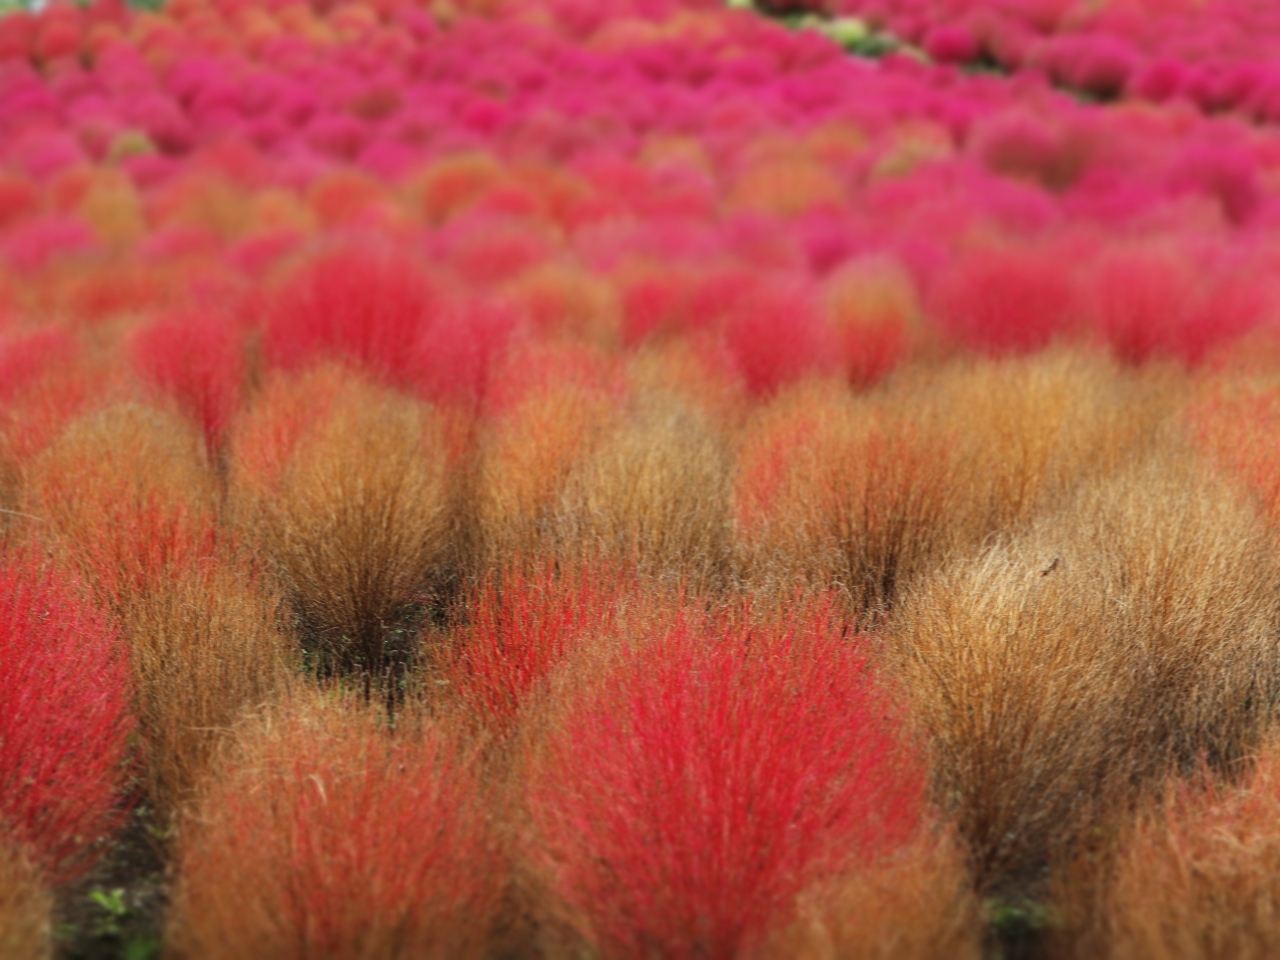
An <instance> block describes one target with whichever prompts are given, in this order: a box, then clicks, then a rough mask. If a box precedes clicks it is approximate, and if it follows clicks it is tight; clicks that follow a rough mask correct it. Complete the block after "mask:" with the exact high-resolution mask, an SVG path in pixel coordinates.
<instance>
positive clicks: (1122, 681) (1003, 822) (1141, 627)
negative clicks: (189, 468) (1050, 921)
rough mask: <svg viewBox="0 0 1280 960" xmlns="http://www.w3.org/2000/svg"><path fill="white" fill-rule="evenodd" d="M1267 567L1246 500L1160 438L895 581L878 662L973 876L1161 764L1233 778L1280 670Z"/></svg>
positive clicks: (1044, 852) (1008, 873)
mask: <svg viewBox="0 0 1280 960" xmlns="http://www.w3.org/2000/svg"><path fill="white" fill-rule="evenodd" d="M1278 576H1280V568H1278V567H1277V563H1276V555H1275V547H1274V544H1273V542H1272V541H1271V539H1270V537H1269V535H1267V533H1266V531H1265V528H1263V527H1261V526H1260V524H1259V521H1258V517H1257V514H1256V513H1255V512H1254V511H1253V509H1252V508H1251V507H1250V506H1249V504H1247V503H1246V502H1244V501H1242V500H1241V499H1240V498H1239V497H1238V496H1237V494H1236V493H1235V491H1233V490H1232V489H1230V488H1229V487H1227V486H1225V485H1223V484H1222V483H1220V482H1219V481H1218V480H1217V479H1216V478H1214V477H1213V476H1211V475H1208V474H1206V473H1205V471H1204V470H1203V469H1201V467H1200V466H1199V465H1198V464H1197V463H1196V462H1195V460H1194V458H1193V457H1192V456H1191V455H1190V454H1189V453H1188V452H1187V451H1186V450H1184V449H1181V448H1179V447H1176V446H1174V447H1171V448H1169V449H1166V450H1164V451H1163V452H1161V453H1159V454H1157V455H1153V456H1151V457H1148V458H1144V459H1142V460H1140V461H1138V462H1137V463H1136V464H1134V465H1132V466H1131V467H1129V468H1127V469H1125V470H1123V471H1120V472H1118V473H1117V474H1115V475H1114V476H1112V477H1109V478H1106V479H1104V480H1100V481H1097V482H1095V483H1093V484H1091V485H1089V486H1087V487H1086V488H1084V489H1083V490H1081V492H1080V493H1079V495H1078V496H1077V498H1075V500H1074V502H1073V503H1072V505H1071V506H1070V508H1068V509H1064V510H1061V511H1056V512H1051V513H1048V514H1045V515H1044V516H1043V517H1042V518H1041V519H1040V520H1038V521H1036V522H1035V523H1033V524H1032V525H1031V527H1030V528H1029V529H1028V530H1027V531H1026V532H1024V533H1022V534H1019V535H1015V536H1011V537H1006V538H1003V539H1002V540H1000V541H998V542H996V543H994V544H993V545H991V546H990V547H988V548H986V549H985V550H983V551H982V552H981V553H980V554H978V555H977V556H974V557H972V558H966V559H960V560H957V561H956V562H955V563H954V564H953V565H952V566H951V567H950V568H948V569H946V570H944V571H943V572H941V573H939V574H938V575H937V576H935V577H933V578H931V579H929V580H928V581H927V582H924V583H921V584H920V585H919V586H918V587H917V588H916V589H914V590H913V591H912V592H911V595H910V596H909V597H907V598H906V599H905V600H904V603H903V605H902V608H901V610H900V611H899V613H898V616H897V618H896V620H895V622H894V625H893V627H892V630H891V641H890V645H889V660H890V662H891V664H892V667H891V672H892V673H894V674H895V675H896V676H897V677H898V678H899V679H900V680H901V682H902V683H903V686H904V687H905V688H906V689H907V690H908V691H910V697H911V701H912V707H913V715H914V717H915V719H916V722H918V723H919V724H921V726H922V727H923V729H924V730H925V731H926V732H927V735H928V737H929V739H930V742H931V744H932V747H933V776H934V781H935V784H934V789H935V795H936V796H937V798H938V800H939V802H940V803H941V804H942V805H943V806H944V807H946V808H949V809H951V810H952V811H953V812H954V815H955V816H956V818H957V822H958V823H959V826H960V831H961V836H962V837H963V839H964V840H965V842H966V843H967V845H968V848H969V851H970V857H971V860H972V863H973V867H974V870H975V873H976V875H977V880H978V884H979V886H980V888H981V889H985V890H999V889H1002V888H1007V887H1008V886H1009V885H1010V884H1012V885H1014V886H1016V885H1017V884H1018V883H1020V882H1026V881H1027V880H1028V879H1029V878H1034V877H1035V876H1036V875H1037V872H1038V871H1039V870H1040V869H1041V868H1042V867H1043V865H1044V863H1045V862H1046V861H1047V860H1048V859H1049V858H1050V857H1051V855H1053V854H1054V853H1055V852H1062V851H1067V850H1069V849H1070V846H1071V844H1072V843H1074V842H1076V841H1077V840H1078V839H1079V838H1080V836H1081V833H1082V831H1084V830H1086V829H1087V828H1090V827H1092V826H1094V825H1096V824H1097V823H1099V822H1100V821H1101V820H1102V819H1103V818H1105V817H1106V816H1109V815H1110V814H1111V813H1112V812H1113V811H1114V810H1116V809H1124V808H1126V807H1127V806H1128V805H1130V804H1132V803H1133V802H1135V801H1136V800H1137V799H1138V798H1140V797H1141V796H1142V795H1143V794H1144V793H1146V792H1149V791H1150V790H1153V789H1156V788H1158V786H1159V784H1160V783H1161V782H1162V781H1163V779H1164V778H1165V777H1166V776H1168V775H1169V774H1170V773H1172V772H1174V771H1178V770H1182V771H1188V772H1189V771H1190V770H1192V769H1194V768H1195V766H1196V765H1197V764H1200V763H1203V762H1207V763H1209V764H1210V766H1211V767H1212V768H1213V769H1215V770H1217V771H1219V772H1220V773H1222V774H1224V775H1232V774H1234V773H1236V772H1238V769H1239V764H1240V762H1241V761H1242V760H1243V759H1244V757H1246V756H1247V755H1248V753H1249V751H1250V750H1251V749H1252V748H1253V747H1254V745H1255V744H1256V743H1257V741H1258V738H1259V736H1260V734H1261V730H1262V728H1263V724H1264V722H1265V721H1266V720H1267V719H1268V713H1269V709H1268V706H1267V705H1268V704H1269V703H1270V702H1271V700H1272V698H1273V696H1274V690H1275V686H1276V683H1277V680H1278V679H1280V678H1278V677H1277V672H1276V670H1277V668H1276V656H1275V654H1276V640H1275V636H1276V623H1277V620H1276V617H1277V609H1278V608H1277V602H1276V599H1275V584H1276V583H1277V577H1278Z"/></svg>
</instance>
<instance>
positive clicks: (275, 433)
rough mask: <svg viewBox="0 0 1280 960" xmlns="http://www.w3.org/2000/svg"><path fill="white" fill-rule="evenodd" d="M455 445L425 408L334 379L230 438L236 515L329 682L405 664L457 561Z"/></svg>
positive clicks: (280, 390)
mask: <svg viewBox="0 0 1280 960" xmlns="http://www.w3.org/2000/svg"><path fill="white" fill-rule="evenodd" d="M452 456H453V447H452V439H451V436H450V432H449V429H448V425H447V423H446V422H445V419H444V417H443V416H441V415H440V414H438V413H437V412H436V411H435V410H433V409H432V408H431V407H428V406H426V405H424V404H422V403H420V402H418V401H415V400H412V399H410V398H408V397H406V396H404V395H402V394H399V393H396V392H394V391H392V390H389V389H385V388H381V387H377V386H374V385H372V384H371V383H369V382H367V381H365V380H363V379H361V378H360V377H359V376H358V375H356V374H354V373H350V372H347V371H344V370H341V369H339V368H334V367H321V368H318V369H314V370H311V371H308V372H306V373H303V374H299V375H284V376H281V377H279V378H278V379H277V380H275V381H274V382H272V383H271V384H269V385H268V386H267V387H266V389H265V390H264V392H263V394H262V396H261V397H260V398H259V400H258V403H257V404H256V406H255V407H254V409H252V410H251V411H250V412H249V414H248V415H247V417H246V418H245V421H244V422H243V423H242V424H241V425H240V427H239V430H238V432H237V433H236V436H235V438H234V439H233V464H234V466H233V471H232V482H231V500H230V502H231V509H232V513H233V515H234V517H235V520H236V523H237V525H238V528H239V530H240V531H241V532H242V535H243V536H244V538H245V539H246V541H247V542H256V543H257V544H259V545H260V546H261V548H262V549H263V551H264V553H265V555H266V557H267V558H268V561H269V564H270V566H271V569H272V570H273V572H274V573H275V575H276V578H277V580H278V583H279V585H280V588H281V590H282V591H283V592H284V594H285V596H286V597H287V598H288V600H289V602H290V604H291V605H292V608H293V610H294V613H295V614H296V616H297V619H298V623H299V626H300V630H301V632H302V636H303V642H304V646H306V647H308V648H309V649H310V650H311V651H312V652H313V653H314V654H315V656H316V657H317V658H318V661H319V665H320V668H321V671H322V672H331V671H334V670H339V671H350V670H355V671H358V672H362V673H365V674H366V675H368V676H370V677H380V676H382V675H384V674H385V673H386V672H387V671H388V670H396V669H399V668H400V667H401V666H402V665H403V664H404V662H405V661H406V660H407V659H409V658H410V657H411V652H412V651H411V650H410V649H409V647H408V645H407V644H408V641H406V640H405V632H406V631H407V630H408V629H409V627H411V626H412V621H413V618H414V617H415V615H416V614H415V610H416V609H417V608H420V607H421V606H423V605H425V604H427V603H429V602H431V600H432V599H433V598H434V597H435V596H436V594H437V593H438V592H439V591H440V590H442V589H443V587H444V585H445V582H446V579H447V577H448V576H449V570H450V565H451V563H452V562H454V560H455V558H454V556H453V554H452V551H453V547H454V538H453V536H452V533H453V523H454V520H453V517H454V511H453V503H452V497H453V492H452V490H451V487H450V479H451V476H452V473H453V471H451V470H450V461H451V457H452Z"/></svg>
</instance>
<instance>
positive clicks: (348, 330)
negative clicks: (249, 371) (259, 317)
mask: <svg viewBox="0 0 1280 960" xmlns="http://www.w3.org/2000/svg"><path fill="white" fill-rule="evenodd" d="M439 310H440V300H439V295H438V293H437V291H436V290H435V289H434V288H433V286H432V284H431V283H430V282H429V281H428V280H427V278H426V277H425V276H424V275H423V273H422V272H421V271H420V270H419V269H418V268H417V267H416V266H415V265H414V264H413V263H411V262H410V261H408V260H406V259H403V258H397V257H395V256H392V255H390V254H379V253H366V252H362V251H337V252H334V253H331V254H328V255H327V256H324V257H322V258H320V259H319V260H318V261H316V262H315V263H313V264H311V265H310V266H309V267H307V268H305V269H304V270H302V272H301V273H299V274H298V275H296V276H294V277H293V278H292V280H291V281H290V282H289V283H288V284H287V285H286V286H285V288H284V289H283V290H282V291H281V292H280V294H279V296H278V297H277V298H276V301H275V303H274V304H273V305H272V307H271V308H270V309H269V310H268V316H267V324H266V332H265V336H264V339H263V346H264V348H265V350H266V355H267V361H268V362H269V363H270V364H271V365H272V366H276V367H282V368H284V369H286V370H293V369H297V368H299V367H302V366H305V365H307V364H310V363H314V362H316V361H318V360H336V361H339V362H343V363H350V364H354V365H355V366H357V367H358V368H360V369H362V370H364V371H365V372H367V373H370V374H373V375H374V376H377V377H380V378H382V379H383V380H385V381H386V382H388V383H389V384H390V385H392V386H406V385H408V384H410V383H411V382H412V381H413V380H414V372H415V366H416V364H415V357H416V349H415V348H416V347H417V344H418V341H419V338H420V337H421V336H422V334H423V332H424V331H425V330H426V328H427V326H428V323H429V322H430V321H431V320H432V319H433V318H434V317H435V315H436V314H437V313H438V312H439Z"/></svg>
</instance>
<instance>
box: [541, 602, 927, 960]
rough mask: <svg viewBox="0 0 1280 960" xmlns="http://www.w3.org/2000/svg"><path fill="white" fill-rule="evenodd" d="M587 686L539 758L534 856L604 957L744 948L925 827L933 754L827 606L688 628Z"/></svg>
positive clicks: (727, 952)
mask: <svg viewBox="0 0 1280 960" xmlns="http://www.w3.org/2000/svg"><path fill="white" fill-rule="evenodd" d="M587 681H588V682H586V683H583V684H582V685H581V686H580V687H578V688H575V689H574V690H573V691H572V692H571V696H570V699H569V700H568V701H567V702H566V703H565V704H564V705H563V706H562V707H560V708H558V710H559V712H557V713H555V714H553V716H552V719H551V721H550V725H549V727H548V733H547V735H546V740H545V741H544V742H543V743H542V750H541V752H539V753H536V754H535V755H534V760H533V766H532V771H531V779H530V782H529V785H528V804H529V811H530V814H531V818H532V824H533V829H532V831H531V836H532V844H533V846H532V850H531V859H532V862H533V863H534V864H535V865H536V866H537V867H540V868H541V869H542V870H543V871H544V873H543V876H544V877H545V878H546V882H547V884H548V886H549V887H550V889H551V891H552V893H553V895H554V896H555V897H558V898H559V902H560V904H561V905H562V913H563V916H564V918H565V919H566V920H567V921H568V922H569V923H571V924H574V925H575V926H577V928H578V930H579V932H580V934H581V935H583V936H584V937H585V938H586V939H587V940H589V941H593V942H594V943H595V944H596V945H597V946H598V947H599V948H600V949H601V951H602V954H603V955H604V956H619V957H645V956H663V957H667V958H685V957H688V958H692V957H704V958H729V957H737V956H741V955H742V954H743V952H744V951H746V950H749V949H751V948H752V947H753V946H754V945H758V944H759V943H760V941H761V938H762V937H764V936H766V935H767V934H768V933H769V932H770V931H774V930H777V929H778V928H779V925H781V924H784V923H786V922H787V921H788V920H789V919H791V917H792V916H793V913H792V911H793V909H794V902H795V897H796V895H797V894H798V893H799V892H800V890H801V889H803V888H804V887H805V886H806V884H807V883H809V882H811V881H814V880H816V879H820V878H821V877H823V876H829V875H833V874H834V873H835V872H838V871H843V870H847V869H849V868H850V867H854V866H856V865H860V864H866V863H868V862H870V861H871V860H873V859H874V858H876V857H877V855H878V854H881V853H883V852H887V851H889V850H892V849H894V848H896V847H897V846H898V845H900V844H901V843H902V842H904V841H905V840H906V839H907V838H908V837H910V836H912V835H913V834H914V833H915V831H916V830H917V828H918V826H919V824H920V822H921V816H922V809H923V803H924V785H925V778H924V768H923V765H922V763H921V762H920V759H919V757H917V756H916V755H915V754H914V753H913V752H912V751H910V750H909V749H906V747H907V745H906V744H905V743H904V742H903V740H902V739H901V738H900V735H899V733H898V730H899V725H898V724H897V723H896V722H895V721H894V720H893V718H892V717H893V713H894V711H893V708H892V705H891V703H890V702H889V700H888V699H887V697H886V695H885V694H884V692H883V691H882V689H881V688H880V687H878V686H877V682H876V678H875V676H874V674H873V672H872V670H871V668H870V666H869V664H868V662H867V655H866V646H865V643H864V642H863V641H859V640H856V639H851V638H847V637H843V636H841V635H840V633H839V631H838V630H837V629H836V628H835V627H834V625H833V623H832V620H831V618H830V616H829V615H828V614H827V613H825V612H823V611H821V610H819V611H817V612H816V614H814V615H811V616H808V617H805V618H804V619H801V618H799V617H797V618H795V619H793V620H791V621H790V622H788V623H786V624H783V625H781V626H777V627H771V628H754V627H749V626H742V625H738V626H727V625H723V626H720V627H718V628H708V627H696V626H694V625H693V624H691V623H690V622H687V621H686V622H680V623H678V624H677V625H676V626H675V627H674V628H672V629H671V630H669V632H667V634H666V635H665V636H662V637H661V638H659V639H657V640H655V641H654V642H651V643H648V644H645V645H644V646H642V647H641V648H640V649H638V650H637V651H635V652H634V653H632V654H631V655H630V656H625V657H621V658H620V659H619V660H618V661H616V662H615V663H613V664H611V665H610V667H608V668H606V670H605V672H604V673H603V674H592V675H591V676H589V677H588V678H587Z"/></svg>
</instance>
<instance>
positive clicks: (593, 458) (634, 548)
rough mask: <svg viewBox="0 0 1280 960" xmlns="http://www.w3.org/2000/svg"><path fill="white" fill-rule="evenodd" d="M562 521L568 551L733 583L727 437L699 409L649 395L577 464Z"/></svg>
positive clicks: (561, 551) (561, 539) (559, 515)
mask: <svg viewBox="0 0 1280 960" xmlns="http://www.w3.org/2000/svg"><path fill="white" fill-rule="evenodd" d="M552 523H553V525H554V529H555V538H556V546H557V555H558V556H559V557H561V558H575V559H577V560H579V561H581V560H585V559H596V558H600V559H603V560H605V561H607V562H612V563H618V562H624V563H628V564H631V565H633V566H634V567H635V569H636V570H637V571H638V572H640V573H641V574H643V575H656V576H666V577H669V578H671V579H674V580H681V581H684V582H687V583H690V584H712V583H719V582H723V580H724V577H725V575H726V574H727V567H728V558H729V533H730V528H729V453H728V450H727V444H726V443H725V441H724V438H723V437H722V436H719V435H717V433H716V431H714V430H713V429H712V427H711V425H710V424H709V423H708V422H707V419H706V418H705V417H704V416H702V415H700V414H699V413H698V412H697V411H695V410H693V409H691V408H690V407H688V406H686V405H684V404H682V403H680V402H678V401H676V400H674V399H667V398H662V397H658V396H650V397H645V398H642V399H641V400H640V401H639V402H638V403H637V405H636V409H634V410H632V411H631V412H630V413H629V414H628V415H627V417H626V418H625V419H624V420H623V421H622V422H621V423H619V424H617V425H616V426H615V427H614V428H613V429H611V430H610V431H609V432H608V434H607V435H606V436H605V437H603V438H602V439H601V440H600V442H599V444H598V445H597V446H596V447H595V449H593V450H592V451H591V453H590V454H588V455H587V456H586V457H585V458H584V459H582V460H581V461H579V463H578V464H577V465H576V467H575V469H574V470H572V471H571V473H570V475H569V477H568V478H567V480H566V483H565V490H564V493H563V495H562V496H561V498H560V502H559V504H558V506H557V509H556V512H555V514H554V517H553V520H552Z"/></svg>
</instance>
